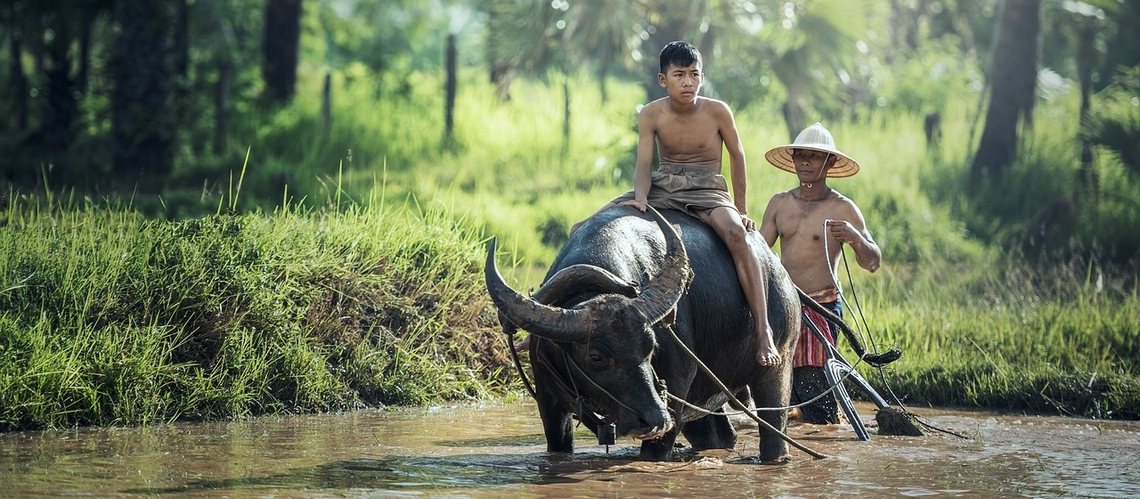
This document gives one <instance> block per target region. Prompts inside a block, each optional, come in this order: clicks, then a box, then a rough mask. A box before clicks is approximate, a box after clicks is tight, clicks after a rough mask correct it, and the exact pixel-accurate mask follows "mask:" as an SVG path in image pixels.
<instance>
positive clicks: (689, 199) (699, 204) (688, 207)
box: [613, 163, 736, 216]
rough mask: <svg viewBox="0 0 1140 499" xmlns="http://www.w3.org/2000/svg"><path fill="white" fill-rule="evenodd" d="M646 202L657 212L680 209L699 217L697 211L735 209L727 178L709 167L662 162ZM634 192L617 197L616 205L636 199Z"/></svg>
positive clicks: (655, 173)
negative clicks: (722, 208) (720, 208)
mask: <svg viewBox="0 0 1140 499" xmlns="http://www.w3.org/2000/svg"><path fill="white" fill-rule="evenodd" d="M651 175H652V182H653V183H652V184H651V185H650V187H649V194H648V195H647V199H646V202H648V203H649V206H652V207H654V208H657V209H658V210H677V211H680V212H684V213H688V214H690V215H692V216H697V213H696V212H698V211H705V210H712V209H713V208H719V207H721V206H724V207H726V208H732V209H733V210H735V209H736V205H735V204H733V202H732V196H730V195H729V194H728V182H727V181H725V178H724V175H721V174H719V173H716V172H714V171H712V170H710V169H708V168H704V167H700V166H691V165H681V164H675V163H661V165H660V166H659V167H658V168H657V171H655V172H653V173H652V174H651ZM633 196H634V194H633V191H632V190H631V191H629V192H627V193H625V194H622V195H620V196H618V197H616V198H614V200H613V203H614V204H621V203H622V202H623V201H629V200H631V199H633Z"/></svg>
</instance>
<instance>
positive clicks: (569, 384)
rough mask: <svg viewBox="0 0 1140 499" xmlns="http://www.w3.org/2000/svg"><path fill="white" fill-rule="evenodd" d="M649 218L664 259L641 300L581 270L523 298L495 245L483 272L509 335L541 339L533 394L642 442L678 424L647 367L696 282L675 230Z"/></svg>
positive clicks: (536, 344) (535, 352)
mask: <svg viewBox="0 0 1140 499" xmlns="http://www.w3.org/2000/svg"><path fill="white" fill-rule="evenodd" d="M649 212H651V213H652V215H653V217H654V218H655V220H656V222H657V224H658V226H660V228H661V231H662V232H663V233H664V235H665V253H664V255H663V256H661V257H659V262H660V266H659V271H658V272H657V273H656V275H653V276H650V277H649V280H648V284H647V285H646V286H645V290H644V291H643V292H641V293H637V292H636V287H634V286H631V285H629V284H628V283H624V282H621V281H620V279H618V278H617V277H616V276H614V275H613V274H611V273H609V272H608V271H605V270H603V269H600V268H597V267H592V266H587V265H582V266H575V267H569V268H567V269H563V271H561V272H558V273H556V274H555V275H553V276H551V278H550V279H549V280H548V281H547V282H546V283H545V284H544V285H543V286H542V289H540V290H539V291H538V293H536V294H535V297H528V296H525V295H523V294H522V293H519V292H518V291H516V290H514V289H512V288H511V287H510V286H509V285H507V284H506V282H504V280H503V277H502V275H501V274H500V273H499V270H498V267H497V266H496V264H495V248H496V244H495V241H494V240H492V242H491V244H490V246H489V249H488V255H487V265H486V267H485V269H484V273H485V277H486V280H487V290H488V292H489V294H490V296H491V300H492V301H493V302H494V303H495V306H496V307H498V309H499V313H500V318H505V319H506V320H507V321H509V322H510V324H504V327H513V326H518V327H520V328H522V329H525V330H527V331H529V332H530V333H531V334H532V335H533V336H534V337H537V339H538V341H535V339H534V338H532V341H531V344H532V346H531V353H532V358H531V363H532V365H533V366H534V369H535V376H536V384H537V385H538V386H537V387H536V388H537V389H538V390H539V391H543V390H547V391H548V392H556V393H557V395H556V396H555V397H556V398H559V399H560V400H562V404H563V405H566V406H568V407H572V408H573V411H575V412H576V413H577V412H578V411H579V410H581V409H584V410H586V411H589V413H588V414H581V413H578V414H577V416H578V418H579V419H580V420H583V421H587V422H590V421H592V422H593V423H614V424H616V429H617V434H618V435H625V436H632V437H635V438H641V439H652V438H656V437H658V436H660V435H661V434H663V433H664V432H666V431H669V430H670V429H671V428H672V426H673V424H674V421H673V418H671V417H670V415H669V412H668V408H667V405H666V403H665V401H664V400H663V399H662V395H661V394H660V393H659V382H658V381H657V377H656V376H655V374H654V371H653V367H652V365H651V363H650V362H651V360H652V357H653V353H654V351H655V350H656V348H657V339H656V338H657V336H656V334H655V333H654V331H653V326H654V325H656V324H658V323H659V322H661V321H662V319H664V318H666V317H667V316H669V315H670V312H671V311H672V310H673V309H674V307H675V306H676V305H677V302H678V301H679V300H680V298H681V296H682V295H683V294H684V292H685V288H686V286H687V284H688V282H689V279H690V276H691V272H690V270H689V262H688V257H687V255H686V253H685V247H684V245H683V244H682V243H681V239H680V237H679V236H678V235H677V232H676V230H674V228H673V226H672V225H670V224H669V223H668V222H667V221H666V220H665V219H664V217H662V216H661V214H660V213H658V212H657V211H656V210H653V209H652V208H650V209H649ZM536 298H537V299H536ZM547 340H548V341H547ZM540 371H541V372H540ZM544 382H545V383H544ZM544 384H545V385H546V386H544Z"/></svg>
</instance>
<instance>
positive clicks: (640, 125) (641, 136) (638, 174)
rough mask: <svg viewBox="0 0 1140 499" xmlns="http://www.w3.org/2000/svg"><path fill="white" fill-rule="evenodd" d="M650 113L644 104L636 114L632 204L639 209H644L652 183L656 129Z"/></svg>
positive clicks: (648, 107)
mask: <svg viewBox="0 0 1140 499" xmlns="http://www.w3.org/2000/svg"><path fill="white" fill-rule="evenodd" d="M652 114H653V110H652V108H651V107H650V106H645V107H644V108H642V110H641V113H640V114H638V116H637V164H636V169H635V170H634V171H633V200H634V202H635V203H636V204H633V206H634V207H636V208H637V209H639V210H641V211H645V207H646V205H647V203H648V199H649V188H650V187H651V186H652V185H653V175H652V171H653V146H654V145H655V141H656V134H657V130H656V128H654V126H653V123H652V122H653V120H652V119H650V116H651V115H652Z"/></svg>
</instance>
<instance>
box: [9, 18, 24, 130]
mask: <svg viewBox="0 0 1140 499" xmlns="http://www.w3.org/2000/svg"><path fill="white" fill-rule="evenodd" d="M22 42H23V36H22V35H21V32H20V30H19V28H15V27H13V28H12V30H11V31H10V32H9V39H8V52H9V57H10V58H11V63H12V68H11V71H12V74H11V75H10V77H11V81H12V91H13V92H14V93H15V95H14V96H13V98H15V100H16V131H17V132H23V131H25V130H27V129H28V77H27V75H25V74H24V65H23V64H21V63H20V60H21V58H22V56H23V50H22V48H21V47H22Z"/></svg>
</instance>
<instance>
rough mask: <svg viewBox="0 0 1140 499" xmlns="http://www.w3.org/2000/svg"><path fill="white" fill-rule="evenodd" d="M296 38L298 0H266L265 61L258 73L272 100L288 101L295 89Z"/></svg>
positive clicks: (298, 33)
mask: <svg viewBox="0 0 1140 499" xmlns="http://www.w3.org/2000/svg"><path fill="white" fill-rule="evenodd" d="M300 39H301V0H269V2H268V3H267V4H266V6H265V39H264V43H265V45H264V46H263V47H262V51H263V53H264V56H265V60H264V62H263V64H262V66H261V74H262V78H264V79H265V87H266V90H267V91H268V96H269V100H270V101H272V102H275V103H279V104H280V103H286V102H289V100H290V99H292V98H293V94H294V93H295V92H296V86H297V50H298V46H299V45H300Z"/></svg>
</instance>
